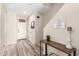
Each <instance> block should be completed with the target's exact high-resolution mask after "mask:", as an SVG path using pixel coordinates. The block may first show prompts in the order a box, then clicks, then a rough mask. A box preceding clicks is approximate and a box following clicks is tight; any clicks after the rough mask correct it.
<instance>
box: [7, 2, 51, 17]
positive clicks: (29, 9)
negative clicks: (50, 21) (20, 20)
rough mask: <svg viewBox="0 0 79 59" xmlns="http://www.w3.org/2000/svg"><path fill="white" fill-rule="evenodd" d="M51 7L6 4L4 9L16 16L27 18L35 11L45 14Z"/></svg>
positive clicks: (44, 5)
mask: <svg viewBox="0 0 79 59" xmlns="http://www.w3.org/2000/svg"><path fill="white" fill-rule="evenodd" d="M51 5H52V4H49V3H7V4H6V7H7V8H8V9H9V10H12V11H14V12H16V14H18V15H21V16H29V15H30V14H32V13H33V12H36V11H37V12H40V13H45V12H47V11H48V10H50V9H51Z"/></svg>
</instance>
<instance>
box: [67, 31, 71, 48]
mask: <svg viewBox="0 0 79 59" xmlns="http://www.w3.org/2000/svg"><path fill="white" fill-rule="evenodd" d="M71 42H72V41H71V32H70V31H69V33H68V42H67V44H66V48H72V44H71Z"/></svg>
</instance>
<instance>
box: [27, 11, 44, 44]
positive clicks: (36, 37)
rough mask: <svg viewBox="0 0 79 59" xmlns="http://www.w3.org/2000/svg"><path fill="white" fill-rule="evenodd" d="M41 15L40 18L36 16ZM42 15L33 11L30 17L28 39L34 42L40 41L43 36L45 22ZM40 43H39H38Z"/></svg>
mask: <svg viewBox="0 0 79 59" xmlns="http://www.w3.org/2000/svg"><path fill="white" fill-rule="evenodd" d="M37 16H40V18H39V19H37V18H36V17H37ZM32 21H35V28H34V29H31V22H32ZM42 21H43V19H42V15H41V14H39V13H38V12H37V13H33V14H32V15H31V16H30V17H29V19H28V39H29V40H30V41H32V42H33V43H34V44H36V43H38V42H39V41H40V40H42V38H43V24H42ZM38 44H39V43H38Z"/></svg>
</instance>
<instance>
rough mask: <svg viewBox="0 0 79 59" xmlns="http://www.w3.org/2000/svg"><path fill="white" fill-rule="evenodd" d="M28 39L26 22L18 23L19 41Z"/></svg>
mask: <svg viewBox="0 0 79 59" xmlns="http://www.w3.org/2000/svg"><path fill="white" fill-rule="evenodd" d="M23 38H26V22H25V21H24V22H21V21H18V39H23Z"/></svg>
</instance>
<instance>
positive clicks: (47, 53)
mask: <svg viewBox="0 0 79 59" xmlns="http://www.w3.org/2000/svg"><path fill="white" fill-rule="evenodd" d="M45 55H46V56H47V55H48V53H47V44H46V43H45Z"/></svg>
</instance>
